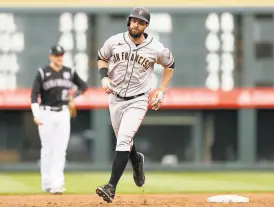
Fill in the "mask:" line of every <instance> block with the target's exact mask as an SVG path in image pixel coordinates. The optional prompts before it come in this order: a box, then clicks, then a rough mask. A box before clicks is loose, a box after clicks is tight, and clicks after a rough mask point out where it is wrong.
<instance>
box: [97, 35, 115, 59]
mask: <svg viewBox="0 0 274 207" xmlns="http://www.w3.org/2000/svg"><path fill="white" fill-rule="evenodd" d="M98 56H99V57H100V58H101V59H102V60H105V61H109V59H110V58H111V56H112V38H109V39H107V40H106V41H105V42H104V44H103V46H102V47H101V49H99V50H98Z"/></svg>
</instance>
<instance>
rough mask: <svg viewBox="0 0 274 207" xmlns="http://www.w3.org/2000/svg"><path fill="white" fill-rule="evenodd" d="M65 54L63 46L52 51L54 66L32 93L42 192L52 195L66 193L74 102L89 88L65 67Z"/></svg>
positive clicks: (40, 73)
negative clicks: (65, 174)
mask: <svg viewBox="0 0 274 207" xmlns="http://www.w3.org/2000/svg"><path fill="white" fill-rule="evenodd" d="M64 53H65V51H64V49H63V47H62V46H60V45H56V46H53V47H52V48H51V50H50V54H49V59H50V64H49V65H47V66H46V67H44V68H39V69H38V71H37V74H36V77H35V79H34V82H33V87H32V91H31V110H32V113H33V116H34V122H35V123H36V124H37V125H38V131H39V136H40V140H41V159H40V161H41V163H40V170H41V177H42V190H43V191H44V192H49V193H52V194H62V193H64V191H65V188H64V182H65V178H64V168H65V160H66V150H67V146H68V142H69V137H70V118H71V116H73V114H72V112H74V113H75V110H76V109H75V105H74V101H73V100H74V98H75V97H76V96H78V95H80V94H82V93H83V92H85V91H86V89H87V88H88V85H87V83H85V82H84V81H83V80H82V79H81V78H80V77H79V75H78V74H77V72H76V71H75V70H73V69H71V68H68V67H65V66H63V56H64ZM74 84H75V85H76V86H77V87H78V91H77V92H76V93H75V94H74V95H73V96H71V95H69V92H70V90H71V89H72V87H73V86H74ZM39 95H40V99H41V101H40V104H39V103H38V96H39ZM75 115H76V114H74V116H75Z"/></svg>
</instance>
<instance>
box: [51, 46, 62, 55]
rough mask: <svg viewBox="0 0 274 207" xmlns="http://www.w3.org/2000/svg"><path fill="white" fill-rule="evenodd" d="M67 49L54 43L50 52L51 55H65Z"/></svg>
mask: <svg viewBox="0 0 274 207" xmlns="http://www.w3.org/2000/svg"><path fill="white" fill-rule="evenodd" d="M64 53H65V50H64V48H63V47H62V46H61V45H53V46H52V47H51V48H50V54H51V55H64Z"/></svg>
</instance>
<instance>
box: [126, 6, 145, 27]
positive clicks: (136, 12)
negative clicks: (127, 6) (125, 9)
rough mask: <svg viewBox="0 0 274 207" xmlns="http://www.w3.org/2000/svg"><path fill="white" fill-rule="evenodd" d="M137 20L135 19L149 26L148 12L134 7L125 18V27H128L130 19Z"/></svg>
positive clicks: (142, 8)
mask: <svg viewBox="0 0 274 207" xmlns="http://www.w3.org/2000/svg"><path fill="white" fill-rule="evenodd" d="M132 17H133V18H137V19H141V20H143V21H145V22H147V23H148V24H149V22H150V12H149V10H148V9H146V8H144V7H135V8H134V9H133V10H132V11H131V13H130V15H129V16H128V18H127V26H129V25H130V18H132Z"/></svg>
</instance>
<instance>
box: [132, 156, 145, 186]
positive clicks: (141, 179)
mask: <svg viewBox="0 0 274 207" xmlns="http://www.w3.org/2000/svg"><path fill="white" fill-rule="evenodd" d="M137 153H138V154H139V155H140V156H141V161H140V162H139V163H137V164H134V165H133V164H132V168H133V179H134V182H135V184H136V185H137V186H138V187H142V186H143V185H144V183H145V180H146V177H145V173H144V162H145V156H144V155H143V154H142V153H140V152H137Z"/></svg>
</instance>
